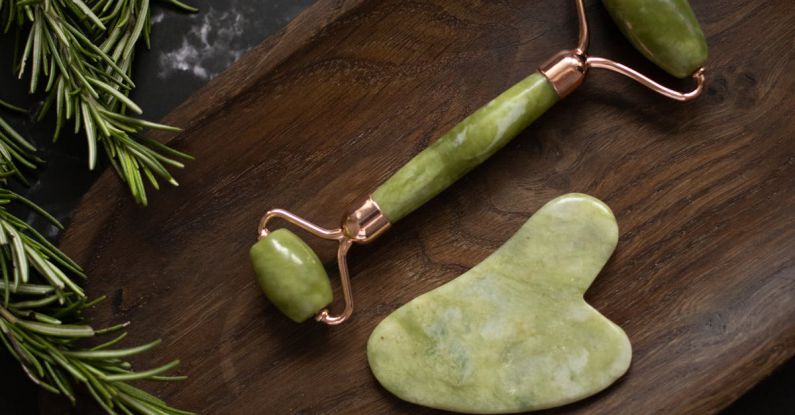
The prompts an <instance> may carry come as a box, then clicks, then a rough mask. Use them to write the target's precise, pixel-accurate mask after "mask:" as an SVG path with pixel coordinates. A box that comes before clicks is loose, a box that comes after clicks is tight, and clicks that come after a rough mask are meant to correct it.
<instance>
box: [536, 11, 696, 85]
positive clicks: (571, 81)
mask: <svg viewBox="0 0 795 415" xmlns="http://www.w3.org/2000/svg"><path fill="white" fill-rule="evenodd" d="M576 1H577V18H578V20H579V27H580V34H579V39H578V41H577V48H576V49H573V50H566V51H562V52H560V53H558V54H557V55H555V56H553V57H552V58H551V59H550V60H549V61H547V62H546V63H544V64H543V65H541V66H540V67H539V71H541V73H542V74H544V76H546V77H547V79H549V82H550V83H551V84H552V86H553V87H554V88H555V92H557V94H558V96H560V97H561V98H565V97H566V96H567V95H569V94H570V93H572V91H574V90H575V89H577V87H579V86H580V85H581V84H582V83H583V81H584V80H585V74H586V73H587V72H588V69H590V68H599V69H607V70H609V71H613V72H616V73H619V74H621V75H624V76H626V77H628V78H630V79H633V80H635V81H637V82H638V83H640V84H641V85H643V86H645V87H647V88H649V89H651V90H652V91H654V92H656V93H658V94H660V95H663V96H666V97H668V98H671V99H675V100H677V101H690V100H693V99H696V98H697V97H698V96H699V95H701V92H703V91H704V82H705V77H704V68H703V67H702V68H699V69H698V70H696V72H695V73H694V74H693V75H692V77H693V79H694V80H695V82H696V87H695V88H694V89H693V90H692V91H689V92H679V91H676V90H673V89H671V88H668V87H666V86H664V85H662V84H660V83H658V82H656V81H654V80H652V79H651V78H649V77H648V76H646V75H643V74H642V73H640V72H638V71H636V70H634V69H632V68H630V67H628V66H626V65H623V64H621V63H618V62H615V61H612V60H610V59H605V58H599V57H594V56H588V54H587V53H586V51H587V49H588V40H589V34H588V18H587V16H586V14H585V4H584V2H583V0H576Z"/></svg>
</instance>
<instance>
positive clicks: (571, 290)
mask: <svg viewBox="0 0 795 415" xmlns="http://www.w3.org/2000/svg"><path fill="white" fill-rule="evenodd" d="M617 241H618V226H617V224H616V221H615V218H614V217H613V214H612V213H611V212H610V209H609V208H608V207H607V206H606V205H605V204H604V203H602V202H601V201H599V200H597V199H594V198H592V197H590V196H587V195H583V194H568V195H564V196H561V197H558V198H557V199H554V200H552V201H550V202H549V203H547V204H546V205H545V206H544V207H542V208H541V209H540V210H539V211H538V212H537V213H536V214H535V215H533V217H531V218H530V220H528V221H527V222H526V223H525V224H524V225H523V226H522V228H521V229H519V231H518V232H517V233H516V234H515V235H514V236H513V237H511V238H510V239H509V240H508V241H507V242H506V243H505V244H504V245H503V246H502V247H500V248H499V249H498V250H497V251H495V252H494V253H493V254H492V255H491V256H489V257H488V258H486V259H485V260H484V261H482V262H481V263H480V264H478V265H477V266H475V267H474V268H472V269H471V270H469V271H467V272H466V273H464V274H463V275H461V276H460V277H458V278H456V279H454V280H453V281H450V282H448V283H447V284H445V285H443V286H441V287H439V288H436V289H435V290H433V291H431V292H428V293H426V294H424V295H421V296H419V297H417V298H416V299H414V300H412V301H411V302H409V303H407V304H406V305H404V306H402V307H400V308H399V309H398V310H396V311H395V312H393V313H392V314H391V315H390V316H388V317H387V318H386V319H384V320H383V321H382V322H381V323H380V324H379V325H378V326H377V327H376V328H375V330H374V331H373V333H372V335H371V336H370V339H369V341H368V345H367V355H368V359H369V362H370V367H371V369H372V371H373V374H374V375H375V377H376V379H378V381H379V382H380V383H381V384H382V385H383V386H384V387H385V388H386V389H387V390H388V391H390V392H392V393H393V394H395V395H397V396H398V397H399V398H401V399H404V400H406V401H409V402H413V403H416V404H419V405H424V406H429V407H433V408H439V409H445V410H451V411H457V412H466V413H512V412H522V411H528V410H536V409H543V408H549V407H554V406H559V405H563V404H566V403H570V402H573V401H576V400H579V399H582V398H585V397H587V396H590V395H592V394H594V393H597V392H599V391H601V390H603V389H604V388H606V387H607V386H609V385H610V384H611V383H613V382H614V381H615V380H616V379H618V378H619V377H620V376H622V375H623V374H624V373H625V372H626V371H627V369H628V368H629V364H630V360H631V356H632V351H631V346H630V343H629V339H628V338H627V336H626V334H624V332H623V330H621V328H620V327H618V326H617V325H616V324H614V323H613V322H611V321H610V320H608V319H607V318H606V317H604V316H603V315H602V314H600V313H599V312H598V311H596V310H595V309H594V308H593V307H591V306H590V305H588V304H587V303H586V302H585V300H584V299H583V294H584V293H585V291H586V290H587V289H588V287H589V286H590V284H591V282H592V281H593V279H594V278H595V277H596V275H597V274H598V273H599V271H600V270H601V268H602V267H603V266H604V264H605V263H606V262H607V260H608V258H609V257H610V255H611V254H612V253H613V250H614V249H615V246H616V243H617ZM613 277H616V276H613Z"/></svg>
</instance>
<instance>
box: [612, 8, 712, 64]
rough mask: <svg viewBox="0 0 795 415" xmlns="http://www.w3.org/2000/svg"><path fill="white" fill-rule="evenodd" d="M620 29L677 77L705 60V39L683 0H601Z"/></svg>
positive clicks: (649, 57) (657, 62) (636, 46)
mask: <svg viewBox="0 0 795 415" xmlns="http://www.w3.org/2000/svg"><path fill="white" fill-rule="evenodd" d="M602 3H603V4H604V5H605V8H607V11H608V12H609V13H610V16H611V17H612V18H613V20H614V21H615V22H616V24H617V25H618V27H619V28H620V29H621V32H623V33H624V36H626V37H627V38H628V39H629V40H630V42H632V44H633V45H635V48H637V49H638V50H639V51H640V52H641V53H643V55H645V56H646V58H647V59H649V60H650V61H652V62H654V63H655V64H656V65H657V66H659V67H660V68H662V69H663V70H665V71H666V72H668V73H669V74H671V75H673V76H675V77H677V78H684V77H687V76H691V75H692V74H694V73H695V72H696V71H698V70H699V69H700V68H701V67H702V66H704V62H705V61H706V60H707V42H706V40H704V33H703V32H702V31H701V26H699V24H698V21H697V20H696V15H695V14H694V13H693V9H691V8H690V4H689V3H688V2H687V0H602Z"/></svg>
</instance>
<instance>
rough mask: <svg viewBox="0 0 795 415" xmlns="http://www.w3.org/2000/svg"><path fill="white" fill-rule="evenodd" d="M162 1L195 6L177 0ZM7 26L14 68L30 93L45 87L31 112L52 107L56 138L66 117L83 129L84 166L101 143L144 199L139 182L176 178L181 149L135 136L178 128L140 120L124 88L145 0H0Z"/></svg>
mask: <svg viewBox="0 0 795 415" xmlns="http://www.w3.org/2000/svg"><path fill="white" fill-rule="evenodd" d="M168 3H170V4H173V5H174V6H176V7H179V8H182V9H185V10H193V9H192V8H191V7H189V6H187V5H184V4H183V3H180V2H179V1H176V0H170V1H168ZM0 12H2V14H0V15H4V16H5V25H4V26H5V29H6V30H9V29H10V28H11V27H14V26H16V27H18V28H20V29H21V30H22V33H26V35H24V36H23V37H22V38H21V42H20V45H21V47H20V48H19V49H20V50H21V53H20V57H19V59H18V68H17V72H18V74H19V77H20V78H22V77H23V76H25V75H26V74H27V75H28V76H29V78H30V88H29V91H30V93H32V94H33V93H36V92H40V91H43V92H45V94H46V98H45V99H44V104H43V105H42V107H41V109H40V110H39V111H38V114H37V117H38V118H39V119H41V118H43V117H44V116H45V115H46V114H47V113H48V112H49V111H50V110H51V109H53V108H54V109H55V117H56V127H55V132H54V134H53V137H54V139H57V138H58V136H59V135H60V133H61V131H62V130H64V129H65V128H67V125H68V124H69V123H71V126H72V127H73V130H74V132H75V133H77V132H80V131H82V132H83V134H84V135H85V137H86V143H87V147H88V166H89V168H90V169H93V168H94V167H95V166H96V163H97V158H98V157H99V151H100V149H102V150H104V153H105V154H106V156H107V157H108V160H110V163H111V165H112V166H113V168H114V169H115V170H116V172H117V173H118V174H119V176H120V177H121V178H122V180H124V181H125V182H126V183H127V186H128V187H129V189H130V191H131V193H132V195H133V196H134V197H135V199H136V200H137V201H138V202H139V203H141V204H144V205H145V204H146V203H147V198H146V188H145V182H149V183H150V184H151V185H152V186H153V187H154V188H156V189H157V188H158V187H159V185H158V178H160V179H162V180H165V181H167V182H169V183H171V184H173V185H176V184H177V182H176V180H174V177H173V176H172V175H171V173H170V172H169V168H181V167H183V164H182V162H181V160H184V159H190V157H189V156H188V155H186V154H183V153H180V152H178V151H176V150H173V149H171V148H168V147H166V146H164V145H162V144H159V143H157V142H155V141H153V140H150V139H147V138H144V137H142V136H141V135H140V133H141V131H142V130H144V129H147V128H148V129H157V130H164V131H179V129H177V128H174V127H171V126H166V125H162V124H158V123H154V122H150V121H145V120H142V119H139V118H137V117H135V116H131V115H129V113H132V114H134V115H141V114H142V113H143V111H142V110H141V108H140V107H139V106H138V105H137V104H136V103H135V102H133V101H132V100H131V99H130V98H128V95H129V93H130V91H131V90H132V89H133V88H134V87H135V84H134V83H133V81H132V79H130V73H131V68H132V62H133V57H134V53H135V47H136V45H137V44H138V42H139V40H141V39H143V40H144V42H145V43H146V45H147V46H148V45H149V33H150V31H151V19H150V14H151V10H150V4H149V0H114V1H110V0H83V1H81V0H5V1H3V0H0Z"/></svg>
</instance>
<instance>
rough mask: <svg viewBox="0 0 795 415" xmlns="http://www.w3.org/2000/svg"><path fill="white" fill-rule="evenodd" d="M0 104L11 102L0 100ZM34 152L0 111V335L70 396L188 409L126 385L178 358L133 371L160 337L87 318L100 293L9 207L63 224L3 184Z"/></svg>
mask: <svg viewBox="0 0 795 415" xmlns="http://www.w3.org/2000/svg"><path fill="white" fill-rule="evenodd" d="M0 1H1V0H0ZM0 106H4V107H12V108H15V107H13V106H11V105H8V104H6V103H4V102H2V101H0ZM35 152H36V148H35V147H34V146H32V145H31V144H30V143H28V142H27V141H26V140H25V139H24V138H22V137H21V136H20V135H19V134H18V133H17V132H16V131H15V130H14V129H13V128H11V126H10V125H9V124H8V123H7V122H6V121H5V120H3V118H2V117H0V274H2V279H0V298H1V299H0V341H1V342H2V344H3V345H4V346H5V349H6V350H7V351H8V353H10V354H11V355H12V356H13V357H14V358H15V359H16V360H18V361H19V363H20V365H21V366H22V369H23V371H24V372H25V374H27V376H28V377H29V378H30V379H31V381H33V382H34V383H35V384H37V385H38V386H40V387H41V388H43V389H45V390H47V391H50V392H52V393H55V394H60V395H63V396H65V397H66V398H67V399H69V400H70V401H71V402H72V403H75V401H76V399H77V397H76V394H75V387H76V386H77V385H81V386H82V387H83V388H85V390H86V391H88V393H89V395H91V396H92V397H93V399H94V400H95V401H96V402H97V404H98V405H99V406H100V407H101V408H102V409H104V410H105V412H107V413H109V414H134V413H137V414H144V415H162V414H169V415H171V414H173V415H182V414H189V412H185V411H181V410H177V409H174V408H171V407H169V406H168V405H167V404H166V403H165V402H163V401H161V400H159V399H157V398H155V397H154V396H152V395H150V394H148V393H146V392H144V391H143V390H141V389H138V388H136V387H134V386H132V385H130V384H129V382H131V381H137V380H151V381H176V380H182V379H184V377H183V376H165V375H164V373H165V372H167V371H169V370H171V369H173V368H174V367H176V366H177V365H178V364H179V361H173V362H170V363H167V364H165V365H163V366H160V367H157V368H154V369H149V370H145V371H139V372H137V371H134V370H133V368H132V365H131V364H130V363H129V362H128V361H127V360H126V359H128V358H129V357H131V356H134V355H137V354H140V353H144V352H147V351H149V350H151V349H152V348H154V347H155V346H157V345H158V344H159V343H160V341H159V340H157V341H153V342H150V343H147V344H144V345H141V346H135V347H129V348H123V349H119V348H113V347H114V346H116V345H117V344H118V343H120V342H121V341H122V340H123V339H124V338H125V337H126V335H127V334H126V332H122V330H123V329H124V328H125V327H127V326H128V323H123V324H119V325H116V326H113V327H109V328H105V329H100V330H95V329H94V328H93V327H91V326H90V325H89V324H86V321H85V319H84V318H83V317H82V312H83V311H84V310H86V309H87V308H89V307H92V306H94V305H95V304H97V303H98V302H99V301H102V300H103V299H104V298H99V299H97V300H92V301H90V300H89V299H88V298H87V297H86V295H85V293H84V292H83V290H82V289H81V288H80V286H79V285H78V284H77V283H76V281H75V278H85V275H84V274H83V271H82V270H81V269H80V267H79V266H78V265H77V264H76V263H75V262H74V261H72V260H71V259H70V258H69V257H68V256H66V255H65V254H64V253H63V252H61V251H60V250H59V249H58V248H56V247H55V246H53V245H52V244H51V243H50V242H49V241H47V239H46V238H44V236H42V235H41V234H40V233H38V232H37V231H36V230H35V229H33V228H32V227H30V226H29V225H28V224H27V223H25V222H24V221H23V220H21V219H19V218H18V217H16V216H14V215H13V214H12V213H10V212H9V211H8V210H7V207H8V206H9V205H11V204H17V205H20V206H22V207H25V208H27V209H29V210H31V211H33V212H36V213H38V214H39V215H40V216H42V217H44V218H46V219H47V220H49V221H50V222H52V223H53V224H54V225H55V226H58V227H61V225H60V223H58V221H57V220H56V219H55V218H54V217H52V216H51V215H49V214H48V213H47V212H46V211H44V210H43V209H41V208H40V207H39V206H37V205H36V204H35V203H33V202H31V201H30V200H28V199H26V198H24V197H22V196H20V195H18V194H16V193H14V192H12V191H10V190H8V189H7V178H9V177H17V178H21V179H24V176H23V174H22V171H21V170H20V168H19V166H20V165H23V166H26V167H35V164H36V163H37V162H39V161H40V160H39V159H38V158H37V157H36V156H35V154H34V153H35ZM109 334H116V336H115V337H114V338H112V339H111V340H109V341H107V342H105V343H102V344H100V345H97V346H93V347H89V346H86V345H85V343H83V342H82V341H85V340H86V339H90V338H94V337H97V336H101V335H109Z"/></svg>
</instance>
